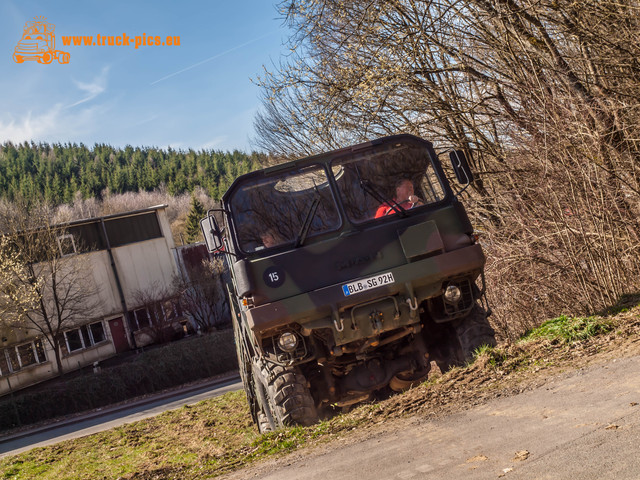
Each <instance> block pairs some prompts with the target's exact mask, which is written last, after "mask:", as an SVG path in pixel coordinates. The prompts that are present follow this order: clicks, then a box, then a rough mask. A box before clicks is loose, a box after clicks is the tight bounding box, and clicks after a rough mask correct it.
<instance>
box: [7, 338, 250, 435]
mask: <svg viewBox="0 0 640 480" xmlns="http://www.w3.org/2000/svg"><path fill="white" fill-rule="evenodd" d="M237 368H238V366H237V360H236V354H235V346H234V342H233V332H232V331H231V330H223V331H218V332H213V333H211V334H208V335H204V336H202V337H193V338H187V339H184V340H182V341H179V342H175V343H171V344H168V345H165V346H162V347H158V348H155V349H152V350H148V351H145V352H142V353H141V354H139V355H137V356H136V358H135V359H134V360H133V361H130V362H128V363H125V364H121V365H118V366H115V367H111V368H108V369H102V371H100V372H99V373H97V374H94V373H90V374H86V375H82V376H80V377H75V378H71V379H69V380H67V381H65V382H62V383H60V382H57V383H56V384H55V386H52V387H51V388H47V389H42V390H39V391H36V392H33V393H23V394H20V393H19V392H18V393H14V395H13V399H12V398H11V397H10V396H5V397H3V398H1V399H0V430H6V429H9V428H14V427H16V426H18V425H19V424H20V423H21V424H22V425H26V424H31V423H36V422H41V421H43V420H48V419H51V418H55V417H61V416H64V415H70V414H74V413H78V412H83V411H86V410H91V409H94V408H98V407H104V406H107V405H111V404H114V403H118V402H122V401H124V400H128V399H131V398H134V397H138V396H141V395H146V394H150V393H154V392H158V391H160V390H164V389H167V388H172V387H176V386H180V385H183V384H185V383H189V382H193V381H196V380H201V379H205V378H209V377H212V376H214V375H217V374H221V373H225V372H229V371H232V370H236V369H237ZM12 403H13V404H15V405H13V404H12ZM18 418H19V419H20V422H18Z"/></svg>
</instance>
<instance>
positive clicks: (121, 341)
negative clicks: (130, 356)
mask: <svg viewBox="0 0 640 480" xmlns="http://www.w3.org/2000/svg"><path fill="white" fill-rule="evenodd" d="M109 329H110V330H111V338H112V339H113V346H114V347H116V353H120V352H126V351H127V350H129V342H127V333H126V332H125V330H124V319H123V318H122V317H118V318H113V319H111V320H109Z"/></svg>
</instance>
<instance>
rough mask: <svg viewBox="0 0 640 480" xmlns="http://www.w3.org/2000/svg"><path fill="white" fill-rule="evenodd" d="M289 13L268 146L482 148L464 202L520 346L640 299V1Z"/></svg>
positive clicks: (265, 90) (260, 119) (503, 320)
mask: <svg viewBox="0 0 640 480" xmlns="http://www.w3.org/2000/svg"><path fill="white" fill-rule="evenodd" d="M279 9H280V12H281V14H282V15H283V17H284V18H285V20H286V22H287V23H288V25H289V26H290V27H291V28H292V30H293V32H294V33H293V35H292V36H291V38H290V42H289V46H290V48H291V51H292V54H291V55H290V56H289V57H288V58H287V59H286V60H285V61H284V62H283V63H281V64H279V65H276V66H274V67H273V68H272V69H270V70H265V73H264V74H263V75H262V76H261V77H260V78H259V79H258V80H257V83H258V84H259V85H260V86H261V87H262V103H263V108H262V110H261V112H260V113H259V115H258V116H257V118H256V131H257V133H258V138H257V143H258V145H260V146H261V147H263V148H265V149H267V150H268V151H270V152H272V153H274V154H285V155H287V156H299V155H305V154H309V153H316V152H318V151H320V150H326V149H329V148H334V147H340V146H345V144H347V143H351V142H353V141H358V140H362V141H364V140H369V139H371V138H373V137H377V136H381V135H386V134H390V133H400V132H406V133H413V134H417V135H420V136H423V137H425V138H428V139H430V140H432V141H434V142H435V143H436V145H437V146H439V147H444V148H448V147H451V146H455V147H457V148H463V149H466V150H469V151H471V150H472V151H473V152H474V155H473V158H474V167H475V170H476V172H477V174H478V180H477V181H476V182H475V183H474V184H473V186H472V188H470V189H468V190H467V191H466V192H465V196H466V197H467V198H466V201H467V202H468V204H470V205H471V207H472V215H473V216H474V223H475V224H476V225H478V226H479V227H480V228H481V229H482V230H483V231H484V232H485V237H484V243H485V247H486V250H487V252H488V254H489V265H488V270H487V275H488V278H489V280H490V281H491V283H492V284H493V285H494V286H493V288H492V289H490V290H489V293H490V295H491V296H492V298H493V300H494V304H495V308H494V311H495V313H496V315H495V317H494V318H495V319H496V320H495V321H496V322H497V323H498V326H499V327H504V328H501V331H502V333H503V334H504V335H506V336H511V335H517V334H518V332H521V331H522V329H523V328H526V327H527V326H531V325H532V324H535V322H536V321H539V319H540V318H544V317H545V316H548V315H553V314H556V313H560V312H563V311H565V310H564V309H565V305H566V304H567V303H569V302H570V303H571V304H572V306H571V310H572V312H573V313H582V312H589V311H591V312H593V311H594V310H597V309H598V308H602V307H603V306H606V305H607V304H611V303H613V302H615V300H616V298H617V297H619V296H620V295H621V294H622V293H624V292H628V291H631V290H634V289H638V288H640V281H639V280H638V278H640V276H639V274H640V262H639V261H638V253H639V252H638V250H639V248H640V247H639V245H640V238H639V235H640V234H639V233H638V232H640V220H639V219H640V200H639V198H640V168H639V166H638V165H639V164H638V158H640V144H639V142H638V139H639V138H640V131H639V125H640V122H638V119H639V117H640V104H638V102H637V98H638V97H639V94H640V91H639V90H640V82H638V79H639V77H640V61H638V59H639V58H640V41H639V40H640V38H639V37H640V28H638V27H639V26H640V7H639V6H638V5H637V2H632V1H630V0H622V1H613V0H598V1H593V0H580V1H577V2H557V1H553V0H539V1H536V2H526V1H522V0H439V1H433V0H394V1H383V0H372V1H369V2H357V1H355V0H347V1H343V0H340V1H338V0H310V1H304V2H302V1H298V0H286V1H283V2H281V3H280V5H279ZM514 319H516V320H515V321H514ZM514 324H515V325H516V326H515V327H514Z"/></svg>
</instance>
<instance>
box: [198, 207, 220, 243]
mask: <svg viewBox="0 0 640 480" xmlns="http://www.w3.org/2000/svg"><path fill="white" fill-rule="evenodd" d="M200 228H201V229H202V235H203V236H204V242H205V243H206V244H207V250H209V253H217V252H220V250H222V238H221V236H220V229H219V228H218V223H217V222H216V219H215V218H214V217H213V215H211V214H210V215H207V216H206V217H205V218H203V219H202V220H200Z"/></svg>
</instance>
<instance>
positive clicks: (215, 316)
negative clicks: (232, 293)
mask: <svg viewBox="0 0 640 480" xmlns="http://www.w3.org/2000/svg"><path fill="white" fill-rule="evenodd" d="M225 272H226V269H225V267H224V262H223V260H222V259H221V258H216V259H213V260H204V261H203V262H202V265H199V266H197V267H193V268H189V269H188V271H187V272H186V275H184V276H182V277H180V278H178V279H177V284H178V286H179V287H178V288H179V289H180V292H181V294H180V304H181V305H182V308H183V309H184V311H185V313H186V314H187V315H189V316H190V317H191V318H192V319H193V321H194V322H195V323H196V325H197V326H198V327H199V328H200V330H201V331H202V332H206V331H209V330H212V329H215V328H218V327H219V326H221V325H223V324H228V323H229V322H230V320H231V319H230V318H229V305H228V299H227V292H226V287H225V285H224V278H223V277H224V275H225Z"/></svg>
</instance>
